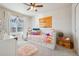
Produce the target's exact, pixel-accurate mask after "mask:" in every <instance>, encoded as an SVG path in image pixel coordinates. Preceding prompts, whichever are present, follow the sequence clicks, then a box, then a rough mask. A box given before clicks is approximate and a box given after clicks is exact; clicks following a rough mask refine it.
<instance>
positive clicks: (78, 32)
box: [76, 4, 79, 55]
mask: <svg viewBox="0 0 79 59" xmlns="http://www.w3.org/2000/svg"><path fill="white" fill-rule="evenodd" d="M76 41H77V42H76V46H77V52H78V55H79V4H78V5H77V6H76Z"/></svg>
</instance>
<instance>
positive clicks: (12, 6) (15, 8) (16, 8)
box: [0, 3, 71, 16]
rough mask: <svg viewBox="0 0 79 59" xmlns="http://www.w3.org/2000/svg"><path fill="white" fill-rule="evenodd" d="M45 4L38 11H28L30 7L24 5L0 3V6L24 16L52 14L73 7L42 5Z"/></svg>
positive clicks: (66, 4)
mask: <svg viewBox="0 0 79 59" xmlns="http://www.w3.org/2000/svg"><path fill="white" fill-rule="evenodd" d="M40 4H43V5H44V7H42V8H38V11H37V12H35V11H31V10H30V11H27V8H28V6H26V5H24V4H23V3H0V5H2V6H4V7H6V8H8V9H10V10H13V11H16V12H20V13H22V14H25V15H30V16H33V15H35V14H39V13H46V12H52V11H53V10H56V9H59V8H63V7H66V6H71V4H70V3H40Z"/></svg>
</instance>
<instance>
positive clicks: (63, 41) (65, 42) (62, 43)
mask: <svg viewBox="0 0 79 59" xmlns="http://www.w3.org/2000/svg"><path fill="white" fill-rule="evenodd" d="M57 44H58V45H60V46H63V47H66V48H69V49H72V48H73V42H72V41H71V40H67V38H64V39H58V40H57Z"/></svg>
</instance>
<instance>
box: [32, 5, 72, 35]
mask: <svg viewBox="0 0 79 59" xmlns="http://www.w3.org/2000/svg"><path fill="white" fill-rule="evenodd" d="M44 16H52V23H53V24H52V26H53V27H52V28H54V29H56V30H60V31H63V32H64V33H65V34H71V33H72V31H71V30H72V13H71V6H67V7H63V8H59V9H57V10H53V11H52V12H50V11H48V12H46V13H42V14H39V15H36V16H35V17H34V19H33V23H32V24H33V27H39V20H38V19H39V18H42V17H44ZM43 29H44V28H43ZM43 31H46V29H45V30H43ZM47 31H48V29H47Z"/></svg>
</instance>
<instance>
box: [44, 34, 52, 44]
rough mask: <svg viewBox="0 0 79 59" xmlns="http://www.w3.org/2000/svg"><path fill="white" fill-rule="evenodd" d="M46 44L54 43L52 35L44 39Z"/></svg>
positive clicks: (47, 35)
mask: <svg viewBox="0 0 79 59" xmlns="http://www.w3.org/2000/svg"><path fill="white" fill-rule="evenodd" d="M44 42H45V43H52V35H50V34H49V33H48V34H46V37H45V39H44Z"/></svg>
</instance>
